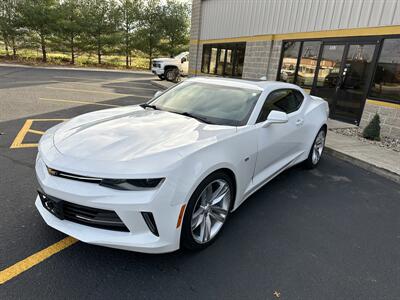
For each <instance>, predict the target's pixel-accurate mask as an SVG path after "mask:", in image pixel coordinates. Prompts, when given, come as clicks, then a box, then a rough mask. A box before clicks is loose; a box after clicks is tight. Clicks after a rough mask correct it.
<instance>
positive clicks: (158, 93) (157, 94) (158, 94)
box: [153, 91, 163, 98]
mask: <svg viewBox="0 0 400 300" xmlns="http://www.w3.org/2000/svg"><path fill="white" fill-rule="evenodd" d="M162 93H163V92H162V91H157V92H156V93H155V94H154V96H153V98H157V97H158V96H160V95H161V94H162Z"/></svg>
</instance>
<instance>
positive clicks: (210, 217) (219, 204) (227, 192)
mask: <svg viewBox="0 0 400 300" xmlns="http://www.w3.org/2000/svg"><path fill="white" fill-rule="evenodd" d="M232 199H233V183H232V179H231V178H230V177H229V176H228V175H226V174H225V173H224V172H216V173H213V174H211V175H210V176H208V177H207V178H206V179H205V180H203V182H201V183H200V185H199V186H198V187H197V189H196V190H195V192H194V193H193V195H192V197H191V198H190V200H189V203H188V206H187V208H186V211H185V217H184V220H183V226H182V232H181V245H182V246H183V247H184V248H186V249H190V250H198V249H202V248H205V247H207V246H208V245H210V244H211V243H212V242H213V241H214V240H215V238H216V237H217V236H218V234H219V233H220V231H221V229H222V227H223V226H224V224H225V222H226V220H227V218H228V215H229V211H230V207H231V203H232V201H233V200H232Z"/></svg>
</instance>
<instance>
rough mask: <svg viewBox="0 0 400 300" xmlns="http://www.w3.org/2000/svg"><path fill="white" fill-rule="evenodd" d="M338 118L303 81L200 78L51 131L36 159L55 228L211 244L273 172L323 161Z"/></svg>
mask: <svg viewBox="0 0 400 300" xmlns="http://www.w3.org/2000/svg"><path fill="white" fill-rule="evenodd" d="M328 114H329V109H328V103H327V102H326V101H324V100H322V99H321V98H318V97H315V96H310V95H308V94H307V93H305V92H304V91H303V90H302V89H301V88H299V87H298V86H296V85H293V84H288V83H283V82H268V81H257V82H256V81H245V80H239V79H221V78H204V77H197V78H190V79H188V80H185V81H184V82H182V83H180V84H177V85H175V86H174V87H173V88H171V89H169V90H167V91H165V92H161V93H160V92H158V93H157V94H156V96H155V97H154V98H153V99H152V100H150V101H149V102H148V103H144V104H142V105H133V106H126V107H119V108H115V109H105V110H100V111H95V112H91V113H88V114H84V115H82V116H78V117H76V118H73V119H71V120H68V121H66V122H64V123H62V124H59V125H57V126H55V127H53V128H51V129H49V130H48V131H47V132H46V133H45V134H44V135H43V137H42V139H41V140H40V143H39V153H38V157H37V160H36V175H37V179H38V181H39V185H40V189H39V196H38V197H37V200H36V207H37V209H38V210H39V212H40V214H41V215H42V217H43V218H44V220H45V221H46V222H47V224H48V225H50V226H51V227H54V228H55V229H58V230H60V231H62V232H64V233H65V234H68V235H70V236H72V237H75V238H77V239H79V240H82V241H84V242H87V243H92V244H96V245H103V246H108V247H114V248H121V249H127V250H134V251H140V252H148V253H162V252H170V251H174V250H177V249H178V248H180V247H185V248H188V249H201V248H204V247H206V246H208V245H209V244H210V243H212V242H213V241H214V240H215V238H216V237H217V236H218V234H219V233H220V231H221V229H222V227H223V226H224V224H225V222H226V220H227V219H228V217H229V215H230V213H231V212H232V211H234V210H235V209H237V208H238V207H239V206H240V204H242V203H243V202H244V200H246V199H247V198H248V197H250V195H252V194H253V193H254V192H256V191H257V190H258V189H259V188H260V187H262V186H263V185H264V184H266V183H267V182H269V181H270V180H271V179H272V178H274V177H276V176H277V175H278V174H280V173H281V172H283V171H284V170H286V169H288V168H290V167H292V166H294V165H296V164H299V163H304V165H305V166H306V167H307V168H314V167H316V166H317V164H318V163H319V161H320V158H321V154H322V151H323V149H324V143H325V136H326V132H327V119H328ZM83 141H84V142H83ZM248 226H251V224H249V225H248ZM253 230H254V231H257V228H253Z"/></svg>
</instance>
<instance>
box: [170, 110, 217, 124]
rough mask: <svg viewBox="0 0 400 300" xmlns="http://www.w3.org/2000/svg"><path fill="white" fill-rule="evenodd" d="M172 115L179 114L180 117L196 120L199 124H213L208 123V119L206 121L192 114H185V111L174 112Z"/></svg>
mask: <svg viewBox="0 0 400 300" xmlns="http://www.w3.org/2000/svg"><path fill="white" fill-rule="evenodd" d="M174 113H176V114H179V115H182V116H185V117H189V118H193V119H196V120H198V121H200V122H203V123H207V124H214V123H213V122H210V121H209V120H208V119H206V118H203V117H199V116H196V115H193V114H191V113H189V112H186V111H185V112H176V111H174Z"/></svg>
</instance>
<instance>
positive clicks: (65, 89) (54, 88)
mask: <svg viewBox="0 0 400 300" xmlns="http://www.w3.org/2000/svg"><path fill="white" fill-rule="evenodd" d="M45 88H46V89H51V90H60V91H70V92H82V93H94V94H105V95H117V96H128V97H138V98H146V99H149V98H150V97H149V96H143V95H134V94H121V93H113V92H104V91H89V90H81V89H72V88H71V89H70V88H58V87H52V86H46V87H45Z"/></svg>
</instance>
